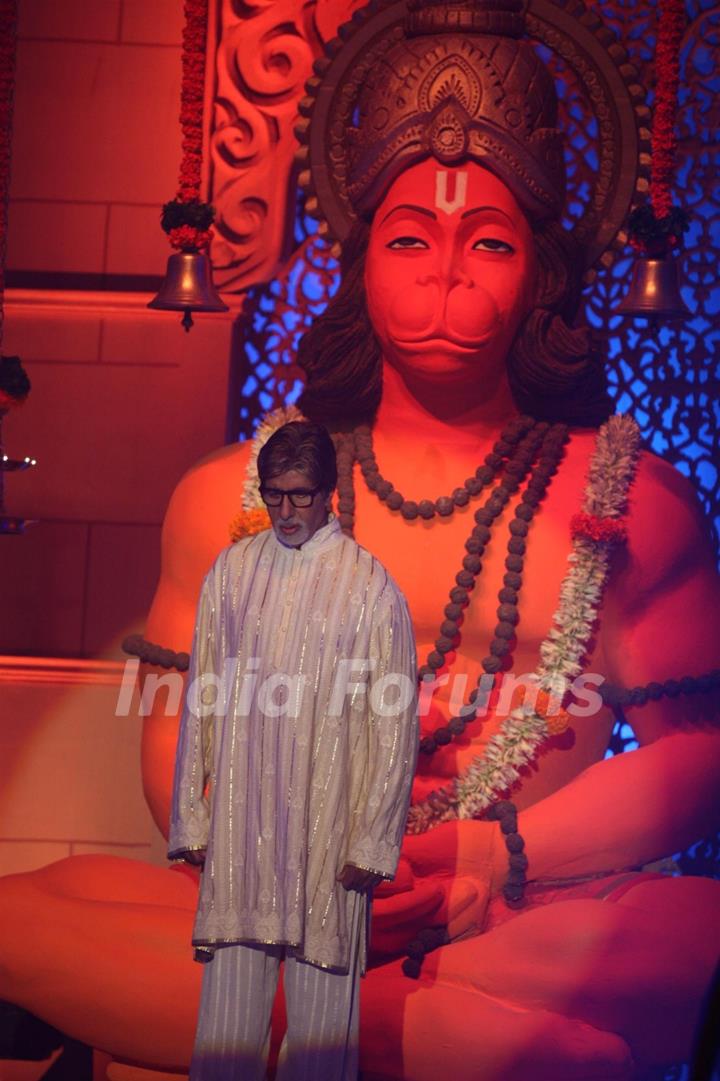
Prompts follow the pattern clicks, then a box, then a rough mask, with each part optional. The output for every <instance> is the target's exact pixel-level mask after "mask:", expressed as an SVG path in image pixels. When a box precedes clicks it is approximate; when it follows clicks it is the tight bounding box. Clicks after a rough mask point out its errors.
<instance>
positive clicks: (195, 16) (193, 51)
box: [177, 0, 208, 203]
mask: <svg viewBox="0 0 720 1081" xmlns="http://www.w3.org/2000/svg"><path fill="white" fill-rule="evenodd" d="M184 11H185V28H184V30H183V49H182V72H183V73H182V91H181V96H180V125H181V127H182V161H181V163H180V177H179V182H178V194H177V199H178V202H181V203H190V202H198V201H199V200H200V182H201V173H202V140H203V105H204V102H205V56H206V49H207V24H208V0H185V6H184Z"/></svg>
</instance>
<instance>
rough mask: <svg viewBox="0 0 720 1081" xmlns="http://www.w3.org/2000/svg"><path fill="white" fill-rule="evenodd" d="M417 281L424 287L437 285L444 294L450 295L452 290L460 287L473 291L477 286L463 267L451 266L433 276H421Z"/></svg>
mask: <svg viewBox="0 0 720 1081" xmlns="http://www.w3.org/2000/svg"><path fill="white" fill-rule="evenodd" d="M416 281H417V284H418V285H420V286H422V287H427V286H429V285H435V286H437V288H438V289H440V290H442V292H444V293H449V292H450V290H451V289H455V288H457V287H458V286H460V287H463V288H465V289H472V288H473V286H474V285H475V282H474V281H473V279H472V278H471V277H470V275H469V274H467V273H466V272H465V271H464V270H463V268H462V267H461V266H451V267H448V269H447V270H444V271H443V270H441V271H436V272H433V273H431V274H420V275H419V276H418V277H417V279H416Z"/></svg>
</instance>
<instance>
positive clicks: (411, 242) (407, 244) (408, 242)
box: [386, 236, 429, 251]
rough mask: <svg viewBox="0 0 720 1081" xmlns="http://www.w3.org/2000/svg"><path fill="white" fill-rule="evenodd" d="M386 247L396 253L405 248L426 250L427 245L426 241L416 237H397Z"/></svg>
mask: <svg viewBox="0 0 720 1081" xmlns="http://www.w3.org/2000/svg"><path fill="white" fill-rule="evenodd" d="M386 247H387V248H392V249H393V250H395V251H398V250H402V249H405V248H427V247H429V245H428V243H427V241H425V240H421V239H420V237H417V236H398V237H395V239H394V240H391V241H390V243H389V244H386Z"/></svg>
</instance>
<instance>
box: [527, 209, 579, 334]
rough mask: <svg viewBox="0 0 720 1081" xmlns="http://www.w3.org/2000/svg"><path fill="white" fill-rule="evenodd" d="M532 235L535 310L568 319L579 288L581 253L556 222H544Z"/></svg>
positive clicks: (571, 314) (569, 236)
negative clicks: (554, 313) (535, 255)
mask: <svg viewBox="0 0 720 1081" xmlns="http://www.w3.org/2000/svg"><path fill="white" fill-rule="evenodd" d="M533 235H534V240H535V251H536V254H537V280H536V284H535V307H536V308H544V309H545V310H547V311H557V312H559V313H560V314H562V315H563V316H564V317H565V318H566V319H567V318H570V319H572V318H573V317H574V314H575V311H576V310H577V306H578V303H579V300H580V291H581V288H582V269H583V265H584V264H583V261H582V252H581V251H580V250H579V247H578V245H577V242H576V241H575V240H574V238H573V237H572V236H571V234H570V233H569V232H568V231H567V229H564V228H563V227H562V225H561V224H560V222H548V223H547V224H544V225H543V226H541V227H540V228H538V229H536V230H534V233H533Z"/></svg>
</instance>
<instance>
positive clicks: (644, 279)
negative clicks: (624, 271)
mask: <svg viewBox="0 0 720 1081" xmlns="http://www.w3.org/2000/svg"><path fill="white" fill-rule="evenodd" d="M615 310H616V312H617V313H618V315H635V316H642V317H644V318H646V319H687V318H688V316H689V315H690V310H689V309H688V307H687V305H686V304H685V301H684V300H683V298H682V296H681V294H680V285H679V283H678V270H677V263H676V262H675V260H674V259H673V258H672V257H670V256H666V257H665V258H664V259H660V258H653V257H651V256H640V257H639V258H638V259H636V260H635V264H634V266H633V271H632V278H631V279H630V288H629V289H628V291H627V293H626V294H625V296H624V297H623V299H622V301H621V302H620V304H618V306H617V308H616V309H615Z"/></svg>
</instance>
